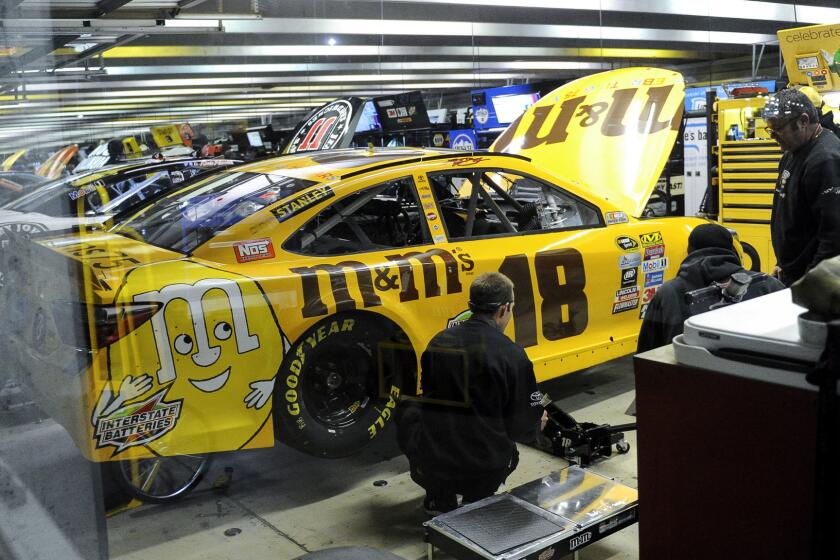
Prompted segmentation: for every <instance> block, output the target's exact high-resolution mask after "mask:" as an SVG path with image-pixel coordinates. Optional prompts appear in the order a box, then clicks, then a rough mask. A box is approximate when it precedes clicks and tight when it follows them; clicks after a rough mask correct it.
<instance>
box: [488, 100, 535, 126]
mask: <svg viewBox="0 0 840 560" xmlns="http://www.w3.org/2000/svg"><path fill="white" fill-rule="evenodd" d="M491 100H492V102H493V108H494V109H495V110H496V120H497V121H498V122H499V124H510V123H512V122H513V121H515V120H516V119H517V118H518V117H519V115H521V114H522V113H524V112H525V110H526V109H527V108H528V107H530V106H531V105H533V104H534V103H536V102H537V101H539V100H540V94H539V93H520V94H514V95H497V96H494V97H492V98H491Z"/></svg>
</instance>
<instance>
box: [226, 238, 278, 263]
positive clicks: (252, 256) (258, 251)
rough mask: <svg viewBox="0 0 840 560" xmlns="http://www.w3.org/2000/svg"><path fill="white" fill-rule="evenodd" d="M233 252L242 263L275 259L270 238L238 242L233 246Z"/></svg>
mask: <svg viewBox="0 0 840 560" xmlns="http://www.w3.org/2000/svg"><path fill="white" fill-rule="evenodd" d="M233 251H234V254H235V255H236V261H237V262H240V263H246V262H251V261H258V260H261V259H273V258H274V246H273V245H272V244H271V239H268V238H265V239H252V240H250V241H237V242H236V243H234V244H233Z"/></svg>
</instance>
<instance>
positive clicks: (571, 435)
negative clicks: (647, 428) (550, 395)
mask: <svg viewBox="0 0 840 560" xmlns="http://www.w3.org/2000/svg"><path fill="white" fill-rule="evenodd" d="M545 408H546V411H547V412H548V424H547V425H546V428H545V430H544V431H543V434H545V435H546V436H547V437H548V439H549V441H550V442H551V452H552V453H553V454H554V455H556V456H558V457H560V458H562V459H565V460H567V461H569V462H570V463H575V464H577V465H580V466H581V467H586V466H588V465H589V464H590V463H592V462H593V461H595V460H597V459H605V458H607V457H609V456H611V455H612V446H613V445H615V450H616V452H617V453H619V454H622V455H623V454H624V453H627V452H628V451H630V444H629V443H627V441H625V440H624V432H625V431H630V430H635V429H636V424H635V423H633V424H619V425H616V426H610V425H609V424H593V423H592V422H578V421H577V420H575V419H574V418H573V417H572V416H571V415H569V414H568V413H566V412H564V411H563V410H561V409H560V407H558V406H557V405H556V404H555V403H553V402H549V403H548V404H547V405H545Z"/></svg>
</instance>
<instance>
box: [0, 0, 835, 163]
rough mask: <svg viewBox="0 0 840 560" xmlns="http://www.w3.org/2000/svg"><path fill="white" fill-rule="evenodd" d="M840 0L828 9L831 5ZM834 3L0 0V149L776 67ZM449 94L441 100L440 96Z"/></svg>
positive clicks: (767, 71) (773, 72)
mask: <svg viewBox="0 0 840 560" xmlns="http://www.w3.org/2000/svg"><path fill="white" fill-rule="evenodd" d="M832 6H835V7H832ZM836 6H837V2H836V0H831V1H819V0H812V1H811V2H809V3H807V4H799V3H787V2H763V1H746V0H707V1H703V0H670V1H669V0H600V1H597V0H594V1H588V0H576V1H569V0H530V1H527V0H525V1H524V2H523V1H521V0H519V1H517V0H485V1H477V0H341V1H339V0H299V1H294V0H285V1H280V0H276V1H269V0H180V1H176V0H173V1H155V0H100V1H93V0H88V1H85V0H0V24H2V27H3V30H2V38H3V42H2V44H0V152H8V151H11V150H13V149H16V148H18V147H24V146H29V147H31V146H32V145H33V142H35V143H37V145H38V146H42V147H47V146H55V145H61V144H67V143H69V142H71V141H83V140H89V139H99V138H111V137H115V136H122V135H126V134H133V133H138V132H141V131H147V130H148V128H149V126H152V125H154V124H161V123H167V122H185V121H188V122H190V123H192V124H200V123H226V122H229V123H243V122H245V121H246V120H250V122H252V123H255V122H268V120H269V118H271V119H273V120H274V121H275V122H278V121H280V122H285V121H287V120H288V118H292V117H294V118H297V117H298V116H299V115H301V114H303V113H305V112H306V111H307V110H308V109H309V108H311V107H314V106H317V105H320V104H322V103H323V102H325V101H327V100H329V99H332V98H334V97H336V96H338V95H344V94H355V95H361V96H371V95H378V94H381V93H384V92H394V91H405V90H410V89H422V90H425V91H426V92H431V94H432V95H436V94H437V93H438V92H440V93H441V94H444V95H445V94H446V93H448V92H454V91H464V90H466V89H469V88H473V87H477V86H489V85H500V84H506V83H521V82H525V81H543V80H562V79H568V78H572V77H576V76H580V75H583V74H587V73H592V72H596V71H599V70H601V69H609V68H612V67H617V66H628V65H657V66H667V67H673V68H677V69H679V70H681V71H682V72H683V73H684V74H685V75H686V78H687V80H688V81H689V82H708V81H719V80H722V79H735V78H741V79H743V78H750V77H752V76H755V75H760V74H764V75H769V76H770V77H778V74H779V70H780V67H779V60H778V48H777V47H776V46H775V44H776V36H775V32H776V30H778V29H785V28H791V27H797V26H800V25H811V24H818V23H830V22H836V21H840V9H838V8H837V7H836ZM444 106H445V103H444Z"/></svg>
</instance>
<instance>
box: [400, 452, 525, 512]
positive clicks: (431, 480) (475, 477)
mask: <svg viewBox="0 0 840 560" xmlns="http://www.w3.org/2000/svg"><path fill="white" fill-rule="evenodd" d="M409 464H410V465H411V479H412V480H413V481H414V482H416V483H417V484H419V485H420V486H421V487H423V489H424V490H425V491H426V497H427V498H428V499H429V500H432V501H433V502H434V503H435V505H436V509H438V510H439V511H451V510H453V509H455V508H457V507H458V497H457V494H460V495H461V496H462V497H463V503H469V502H476V501H478V500H481V499H483V498H486V497H488V496H492V495H493V494H495V493H496V490H497V489H498V488H499V486H500V485H501V484H502V483H503V482H504V481H505V480H506V479H507V477H508V475H509V474H510V473H512V472H513V471H514V470H515V469H516V466H517V465H518V464H519V451H518V450H517V449H516V448H514V451H513V456H512V457H511V459H510V463H509V464H508V466H507V467H506V468H503V469H496V470H491V471H481V472H472V473H451V472H439V471H438V470H437V469H435V467H434V466H431V465H422V466H420V465H418V464H416V462H414V461H409Z"/></svg>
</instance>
